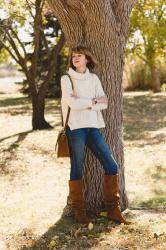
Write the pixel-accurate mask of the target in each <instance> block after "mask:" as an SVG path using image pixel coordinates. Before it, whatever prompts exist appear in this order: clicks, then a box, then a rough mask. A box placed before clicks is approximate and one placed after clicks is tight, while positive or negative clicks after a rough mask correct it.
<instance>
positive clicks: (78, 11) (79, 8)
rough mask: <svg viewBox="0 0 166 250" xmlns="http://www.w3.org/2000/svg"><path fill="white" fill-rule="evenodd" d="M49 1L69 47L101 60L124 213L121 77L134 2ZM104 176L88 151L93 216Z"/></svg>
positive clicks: (108, 133)
mask: <svg viewBox="0 0 166 250" xmlns="http://www.w3.org/2000/svg"><path fill="white" fill-rule="evenodd" d="M48 2H49V3H50V5H51V6H52V8H53V10H54V12H55V14H56V16H57V18H58V19H59V22H60V24H61V27H62V30H63V31H64V34H65V37H66V40H67V43H68V45H69V46H70V47H71V46H77V45H84V46H86V47H88V48H89V49H90V50H91V51H92V53H93V54H94V55H95V56H96V58H97V60H98V66H97V67H96V69H95V73H97V75H98V76H99V78H100V79H101V82H102V84H103V88H104V91H105V93H106V95H107V96H108V99H109V103H108V109H107V110H105V111H103V115H104V120H105V123H106V128H105V129H102V132H103V135H104V137H105V140H106V142H107V143H108V145H109V146H110V148H111V150H112V152H113V156H114V158H115V160H116V161H117V162H118V164H119V176H120V194H121V208H122V210H124V209H125V208H127V206H128V200H127V196H126V191H125V178H124V153H123V135H122V101H123V100H122V99H123V97H122V92H123V90H122V75H123V64H124V61H123V55H124V48H125V46H126V42H127V35H128V30H129V16H130V12H131V9H132V7H133V5H134V1H129V0H127V1H122V0H119V1H116V0H115V1H108V0H105V1H99V0H96V1H56V3H55V1H54V0H49V1H48ZM117 2H118V3H117ZM76 3H80V5H78V4H76ZM81 3H82V4H81ZM83 3H84V4H83ZM103 173H104V171H103V169H102V166H101V165H100V163H99V161H98V160H97V159H96V158H95V157H94V156H93V154H92V153H91V152H90V151H89V150H88V148H87V149H86V157H85V168H84V184H85V192H84V197H85V202H86V207H87V210H88V211H89V212H92V213H98V212H99V211H101V209H103V189H102V186H103ZM68 212H70V206H68V207H67V208H66V209H65V213H68Z"/></svg>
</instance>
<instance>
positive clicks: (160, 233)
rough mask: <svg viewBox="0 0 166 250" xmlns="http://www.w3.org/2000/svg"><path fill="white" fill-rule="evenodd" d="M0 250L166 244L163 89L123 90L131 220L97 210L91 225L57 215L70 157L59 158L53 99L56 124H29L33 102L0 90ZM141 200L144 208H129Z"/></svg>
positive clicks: (53, 107) (50, 114)
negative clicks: (118, 220) (121, 221)
mask: <svg viewBox="0 0 166 250" xmlns="http://www.w3.org/2000/svg"><path fill="white" fill-rule="evenodd" d="M0 103H1V104H0V126H1V130H0V131H1V134H0V150H1V151H0V173H1V175H0V190H1V192H0V232H1V233H0V250H6V249H8V250H16V249H19V250H20V249H22V250H47V249H50V250H51V249H60V250H61V249H78V250H80V249H95V250H96V249H104V250H107V249H109V250H110V249H114V250H115V249H116V250H118V249H119V250H120V249H121V250H122V249H131V250H132V249H138V250H142V249H155V250H156V249H163V250H164V249H166V243H165V242H166V231H165V228H166V216H165V212H164V211H165V210H164V208H165V206H166V193H165V185H164V184H165V180H166V178H165V177H166V160H165V158H164V150H165V134H166V130H165V110H166V107H165V105H166V97H165V95H164V93H161V94H152V93H150V92H128V93H125V95H124V135H125V160H126V163H125V165H126V188H127V191H128V197H129V200H130V206H131V207H133V209H129V210H128V211H126V213H127V215H126V216H127V217H128V218H130V219H131V221H133V222H134V223H133V224H132V225H130V226H125V225H115V224H114V223H110V222H108V221H107V220H106V219H105V217H99V218H94V228H93V229H92V230H89V229H87V228H86V227H83V226H80V225H78V224H75V223H74V221H73V219H72V218H61V213H62V210H63V208H64V206H65V203H66V197H67V193H68V190H67V185H66V183H67V180H68V176H69V161H68V160H66V161H64V160H56V159H55V156H54V151H53V148H54V143H55V138H56V136H57V133H58V130H59V129H60V115H59V109H58V107H57V105H58V102H57V101H54V100H49V101H48V102H47V108H46V110H47V112H46V113H47V114H46V118H47V120H48V121H49V122H50V123H51V124H52V125H54V126H55V127H54V129H52V130H46V131H32V130H31V107H30V104H29V100H28V98H27V97H25V96H22V95H21V94H16V93H15V94H1V95H0ZM141 206H142V207H144V208H146V209H143V210H142V209H134V208H136V207H137V208H138V207H139V208H140V207H141Z"/></svg>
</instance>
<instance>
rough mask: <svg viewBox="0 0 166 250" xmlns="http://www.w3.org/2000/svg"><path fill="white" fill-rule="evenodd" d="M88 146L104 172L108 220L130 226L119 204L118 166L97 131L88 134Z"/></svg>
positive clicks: (93, 130) (92, 130)
mask: <svg viewBox="0 0 166 250" xmlns="http://www.w3.org/2000/svg"><path fill="white" fill-rule="evenodd" d="M88 146H89V147H90V148H91V150H92V151H93V153H94V154H95V156H96V157H97V158H98V159H99V161H100V162H101V164H102V166H103V168H104V170H105V176H104V202H105V207H106V210H107V216H108V218H109V219H111V220H113V221H116V222H120V223H125V224H130V223H129V222H128V221H126V220H125V219H124V217H123V215H122V213H121V209H120V202H119V183H118V174H117V172H118V165H117V163H116V161H115V160H114V158H113V156H112V153H111V151H110V149H109V147H108V145H107V143H106V142H105V140H104V138H103V136H102V134H101V133H100V131H99V129H96V128H93V129H91V132H90V133H89V134H88Z"/></svg>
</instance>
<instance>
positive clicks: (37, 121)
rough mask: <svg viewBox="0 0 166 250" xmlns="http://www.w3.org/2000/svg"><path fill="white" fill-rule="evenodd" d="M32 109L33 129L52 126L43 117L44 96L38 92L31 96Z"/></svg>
mask: <svg viewBox="0 0 166 250" xmlns="http://www.w3.org/2000/svg"><path fill="white" fill-rule="evenodd" d="M32 109H33V113H32V127H33V130H36V129H48V128H52V126H51V125H50V124H49V123H48V122H47V121H46V120H45V118H44V110H45V96H41V95H39V94H38V95H34V96H32Z"/></svg>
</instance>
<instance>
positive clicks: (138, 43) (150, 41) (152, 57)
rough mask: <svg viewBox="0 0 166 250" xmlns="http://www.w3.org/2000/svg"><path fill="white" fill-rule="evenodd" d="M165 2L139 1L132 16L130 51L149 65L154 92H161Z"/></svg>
mask: <svg viewBox="0 0 166 250" xmlns="http://www.w3.org/2000/svg"><path fill="white" fill-rule="evenodd" d="M165 27H166V5H165V1H164V0H158V1H155V0H138V2H137V5H136V6H135V8H134V10H133V12H132V15H131V29H130V39H129V43H128V49H129V52H130V53H134V54H135V55H137V56H138V57H139V58H140V59H141V60H143V62H144V63H145V64H146V65H148V67H149V69H150V73H151V82H152V88H153V91H154V92H159V91H160V76H159V66H160V63H164V61H165V59H164V55H165V52H166V51H165V47H166V28H165Z"/></svg>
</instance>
